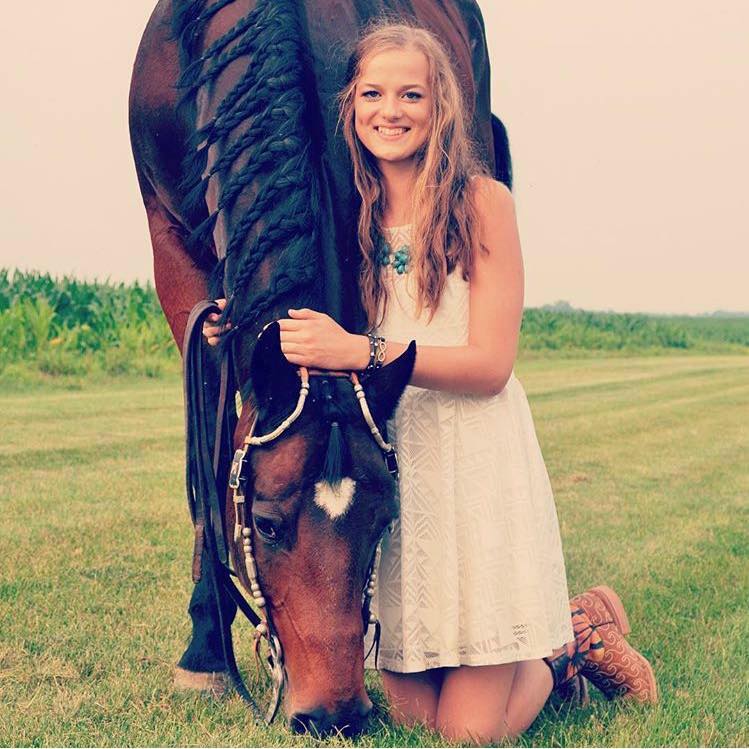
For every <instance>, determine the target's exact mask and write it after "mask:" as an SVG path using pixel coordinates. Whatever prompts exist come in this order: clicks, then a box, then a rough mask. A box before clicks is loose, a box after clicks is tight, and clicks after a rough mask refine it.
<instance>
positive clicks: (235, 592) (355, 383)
mask: <svg viewBox="0 0 749 749" xmlns="http://www.w3.org/2000/svg"><path fill="white" fill-rule="evenodd" d="M216 309H217V307H216V306H215V304H214V303H213V302H207V301H205V302H200V303H198V304H197V305H196V306H195V307H194V308H193V310H192V312H191V314H190V318H189V320H188V326H187V330H186V332H185V346H184V352H183V355H184V361H185V408H186V421H187V463H188V471H187V473H188V477H187V486H188V502H189V504H190V508H191V512H192V515H193V521H194V523H195V551H194V556H193V579H196V581H197V580H199V579H200V568H201V565H200V559H201V555H202V552H203V549H204V546H203V543H204V539H205V541H207V543H206V546H205V549H206V551H207V552H208V557H209V559H210V561H211V568H212V571H213V582H214V592H215V595H216V604H217V608H218V612H219V619H220V625H221V626H220V629H221V636H222V646H223V649H224V655H225V658H226V664H227V670H228V672H229V675H230V677H231V679H232V682H233V685H234V688H235V689H236V690H237V692H238V693H239V695H240V696H241V697H242V698H243V699H244V700H245V701H246V702H248V703H249V704H250V707H251V709H252V711H253V713H254V714H255V716H256V718H258V719H261V718H262V719H264V720H265V722H266V723H268V724H270V723H272V721H273V719H274V718H275V716H276V714H277V712H278V708H279V705H280V703H281V697H282V693H283V688H284V685H285V684H286V682H287V676H286V669H285V666H284V660H283V648H282V646H281V641H280V639H279V637H278V635H277V634H276V631H275V629H274V627H273V622H272V619H271V617H270V615H269V612H268V609H267V602H266V599H265V597H264V596H263V593H262V590H261V588H260V582H259V580H258V571H257V564H256V562H255V556H254V551H253V547H252V527H251V526H250V525H249V524H248V517H247V514H248V513H247V512H246V508H247V502H246V495H245V484H246V480H247V477H246V476H245V475H244V474H245V471H244V469H245V466H246V464H247V456H248V454H249V452H250V450H251V449H252V448H253V447H259V446H262V445H267V444H270V443H272V442H274V441H275V440H277V439H279V438H280V437H281V436H282V435H283V434H285V433H286V432H287V431H288V430H289V428H290V427H291V426H292V424H293V423H294V422H295V421H296V420H297V419H298V418H299V417H300V416H301V415H302V412H303V411H304V406H305V403H306V401H307V396H308V395H309V392H310V377H324V378H330V377H335V378H342V377H345V378H346V379H348V380H349V381H350V382H351V385H352V387H353V390H354V394H355V395H356V398H357V401H358V403H359V408H360V410H361V413H362V417H363V419H364V421H365V422H366V424H367V426H368V427H369V431H370V434H371V435H372V438H373V440H374V441H375V443H376V444H377V446H378V447H379V448H380V450H381V451H382V453H383V457H384V460H385V467H386V469H387V470H388V472H389V473H390V475H391V476H393V478H395V479H396V480H397V477H398V458H397V454H396V451H395V448H394V446H393V445H392V444H391V443H389V442H388V441H387V440H386V439H385V438H383V436H382V433H381V432H380V430H379V428H378V427H377V424H376V423H375V420H374V418H373V417H372V413H371V411H370V409H369V404H368V403H367V398H366V393H365V391H364V388H363V387H362V384H361V382H360V381H359V377H358V375H357V374H356V373H355V372H347V373H343V372H332V371H325V370H309V369H307V368H306V367H300V368H299V370H298V375H299V378H300V386H299V396H298V398H297V402H296V406H295V407H294V409H293V411H292V412H291V413H290V414H289V415H288V416H287V417H286V418H285V419H283V421H281V423H280V424H279V425H278V426H277V427H276V428H275V429H273V430H271V431H270V432H268V433H266V434H262V435H256V434H255V431H256V428H257V420H258V419H257V415H256V416H255V418H254V420H253V422H252V425H251V427H250V429H249V431H248V434H247V436H246V437H245V438H244V440H243V442H242V446H241V447H239V448H238V449H236V450H235V451H234V456H233V458H232V461H231V466H230V469H229V471H228V488H229V489H231V492H232V500H233V502H234V510H235V523H234V536H233V539H234V542H235V543H239V542H240V540H241V542H242V552H243V557H244V558H243V560H242V561H243V563H244V570H245V573H246V577H247V581H248V582H249V588H250V594H251V596H252V601H253V603H254V604H255V606H256V607H257V609H258V610H259V611H260V614H259V615H258V614H257V613H256V612H255V610H254V609H253V608H252V607H251V606H250V605H249V604H248V602H247V599H246V598H245V596H244V595H243V594H242V593H241V591H240V590H239V589H238V588H237V586H236V585H235V583H234V582H233V580H232V579H231V577H232V576H234V577H237V575H236V572H234V571H233V570H232V569H231V568H230V566H229V562H228V555H227V554H226V546H227V544H226V539H225V538H224V533H223V521H222V518H223V513H222V512H221V504H220V489H221V482H220V481H219V474H220V470H219V467H220V465H221V462H222V461H221V452H222V451H221V447H222V444H221V443H222V442H223V445H224V447H225V445H226V441H227V437H228V438H229V440H231V436H230V435H231V433H232V429H231V424H232V422H234V423H235V422H236V413H235V414H234V419H231V418H230V414H231V408H233V402H232V403H231V404H229V402H228V401H229V400H233V399H230V398H228V397H227V395H228V393H229V392H230V391H232V388H231V387H230V383H229V381H230V372H231V367H230V362H229V360H228V359H229V349H228V347H227V349H226V351H225V352H224V356H223V358H222V362H221V378H220V392H219V406H218V409H217V414H216V425H215V435H216V444H215V449H214V454H213V462H212V471H211V478H212V481H211V480H210V478H209V477H206V476H205V470H203V471H202V472H201V471H199V470H198V472H197V474H196V472H195V471H193V472H192V473H191V468H194V464H196V463H198V464H199V467H200V466H202V467H203V469H204V468H205V464H206V460H205V457H206V456H205V455H202V456H197V455H196V452H200V451H201V447H202V452H203V453H205V452H206V448H207V445H205V444H203V445H202V446H201V444H200V443H201V442H203V441H204V440H201V439H200V438H201V436H202V437H203V438H205V436H206V435H205V432H206V429H205V424H204V423H202V419H203V418H204V414H201V413H200V410H201V409H203V407H204V397H203V393H202V390H203V382H204V379H203V359H202V343H201V338H202V323H203V321H204V320H205V318H206V316H207V315H208V314H210V313H211V312H214V311H216ZM196 410H197V411H198V413H196ZM203 410H204V409H203ZM191 437H193V439H192V440H191ZM195 443H197V444H195ZM229 444H230V443H229ZM198 457H200V458H202V460H198ZM207 479H208V480H207ZM224 496H225V493H224ZM391 527H392V526H387V527H386V528H385V530H384V531H383V533H382V534H381V535H380V537H379V538H378V540H377V544H376V545H375V549H374V552H373V554H372V558H371V560H370V563H369V567H368V571H367V576H366V584H365V586H364V589H363V591H362V621H363V636H366V634H367V632H368V631H369V628H370V626H373V627H374V637H373V641H372V648H373V649H374V650H375V661H376V659H377V652H378V650H379V639H380V623H379V621H378V620H377V618H376V617H375V615H374V613H372V611H371V602H372V597H373V596H374V592H375V584H376V581H377V570H378V568H379V563H380V555H381V550H382V540H383V538H384V535H385V533H386V532H387V531H388V530H390V529H391ZM222 551H223V554H222V553H221V552H222ZM196 570H197V577H196ZM222 595H228V596H229V597H230V598H231V599H232V600H233V601H234V602H235V603H236V604H237V607H238V608H239V609H240V610H241V611H242V613H243V614H244V615H245V616H246V617H247V619H249V621H250V623H251V624H252V625H253V626H254V628H255V633H254V637H255V653H256V654H258V655H259V648H260V644H261V642H262V641H265V643H266V645H267V648H268V655H267V657H266V658H265V659H263V658H260V660H261V662H263V664H264V666H265V668H266V671H267V672H268V675H269V676H270V680H271V689H272V692H271V700H270V704H269V706H268V709H267V710H266V711H265V713H264V714H261V712H260V710H259V708H258V706H257V703H256V702H255V700H254V699H253V698H252V696H251V695H250V693H249V690H248V689H247V687H246V686H245V684H244V681H243V680H242V677H241V675H240V673H239V669H238V668H237V665H236V660H235V658H234V652H233V645H232V639H231V624H230V623H228V622H226V621H225V620H224V617H223V614H222V605H221V604H222ZM372 648H370V652H371V650H372Z"/></svg>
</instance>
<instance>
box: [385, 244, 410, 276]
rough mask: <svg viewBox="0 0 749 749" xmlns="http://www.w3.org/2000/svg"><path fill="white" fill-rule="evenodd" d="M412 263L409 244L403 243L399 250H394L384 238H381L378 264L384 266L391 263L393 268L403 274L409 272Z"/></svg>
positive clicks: (400, 274)
mask: <svg viewBox="0 0 749 749" xmlns="http://www.w3.org/2000/svg"><path fill="white" fill-rule="evenodd" d="M410 263H411V252H410V249H409V247H408V245H406V244H403V245H401V246H400V247H399V248H398V249H397V250H394V249H393V248H392V247H391V246H390V245H389V244H388V242H386V241H385V240H384V239H381V240H380V245H379V247H378V248H377V264H378V265H380V266H382V267H383V268H385V267H387V266H388V265H391V266H392V267H393V270H394V271H395V272H396V273H397V274H398V275H399V276H402V275H403V274H404V273H407V272H408V266H409V265H410Z"/></svg>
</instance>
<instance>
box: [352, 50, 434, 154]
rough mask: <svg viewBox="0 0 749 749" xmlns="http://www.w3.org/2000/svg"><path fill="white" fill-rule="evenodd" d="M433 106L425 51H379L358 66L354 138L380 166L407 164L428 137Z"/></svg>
mask: <svg viewBox="0 0 749 749" xmlns="http://www.w3.org/2000/svg"><path fill="white" fill-rule="evenodd" d="M432 107H433V102H432V96H431V90H430V83H429V63H428V61H427V59H426V56H425V55H424V53H423V52H420V51H419V50H417V49H398V50H384V51H382V52H380V53H378V54H375V55H373V56H372V57H371V58H370V59H369V60H368V61H367V62H366V63H365V64H364V66H363V67H362V71H361V76H360V82H359V83H358V84H357V87H356V98H355V100H354V124H355V128H356V134H357V136H358V137H359V140H360V141H361V142H362V144H363V145H364V147H365V148H366V149H367V150H368V151H369V152H370V153H371V154H372V155H373V156H374V157H375V158H376V159H377V160H378V161H380V162H383V163H384V162H388V163H397V162H401V163H402V162H407V161H411V160H412V159H413V158H414V156H415V154H416V152H417V151H418V150H419V149H420V148H421V147H422V146H423V145H424V144H425V143H426V142H427V140H428V139H429V133H430V129H431V120H432Z"/></svg>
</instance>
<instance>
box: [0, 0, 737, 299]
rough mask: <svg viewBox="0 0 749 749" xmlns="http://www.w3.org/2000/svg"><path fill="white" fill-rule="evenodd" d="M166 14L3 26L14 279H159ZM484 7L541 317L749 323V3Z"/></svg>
mask: <svg viewBox="0 0 749 749" xmlns="http://www.w3.org/2000/svg"><path fill="white" fill-rule="evenodd" d="M154 4H155V3H154V2H153V0H128V1H127V2H112V3H109V2H108V3H102V2H100V1H98V0H77V1H75V2H72V3H49V2H47V3H16V4H13V5H10V6H8V8H6V9H4V11H3V16H4V21H5V28H6V29H9V30H11V31H10V32H8V33H6V34H4V36H3V44H2V45H0V97H1V100H2V101H3V104H4V106H3V114H2V120H1V121H0V128H1V130H2V134H3V137H2V138H1V139H0V164H1V165H2V170H3V174H4V175H5V177H4V179H3V180H2V185H1V186H0V190H1V191H2V192H1V193H0V198H1V200H0V204H1V205H2V221H0V267H20V268H23V269H35V270H43V271H50V272H52V273H54V274H62V273H72V274H75V275H77V276H79V277H85V278H100V279H104V278H107V277H109V278H111V279H113V280H132V279H135V278H139V279H142V280H145V279H148V278H151V277H152V269H151V250H150V241H149V238H148V233H147V229H146V220H145V212H144V211H143V207H142V203H141V200H140V195H139V193H138V190H137V184H136V179H135V172H134V169H133V165H132V157H131V154H130V146H129V140H128V133H127V92H128V86H129V80H130V71H131V67H132V62H133V58H134V55H135V50H136V47H137V45H138V41H139V39H140V35H141V33H142V31H143V28H144V26H145V23H146V20H147V18H148V16H149V14H150V11H151V9H152V7H153V5H154ZM480 4H481V7H482V9H483V11H484V17H485V23H486V27H487V36H488V39H489V45H490V51H491V60H492V80H493V109H494V111H495V112H496V113H498V114H499V115H500V116H501V117H502V119H503V120H504V122H505V123H506V125H507V128H508V130H509V134H510V141H511V146H512V152H513V160H514V167H515V175H516V182H515V198H516V202H517V209H518V220H519V225H520V233H521V238H522V243H523V253H524V258H525V268H526V305H527V306H537V305H541V304H545V303H549V302H553V301H555V300H558V299H565V300H567V301H569V302H571V303H572V304H573V305H575V306H578V307H585V308H588V309H614V310H617V311H651V312H690V313H691V312H704V311H711V310H715V309H734V310H747V309H749V294H748V293H747V290H746V289H747V284H748V282H749V252H748V251H749V223H748V221H747V216H749V197H748V196H749V191H747V188H746V179H747V175H749V149H748V148H747V147H746V144H745V139H746V133H749V52H748V51H747V45H746V38H747V37H746V33H747V29H748V28H749V2H746V0H712V1H711V2H707V0H628V2H626V3H621V2H615V1H614V0H565V2H559V0H481V2H480Z"/></svg>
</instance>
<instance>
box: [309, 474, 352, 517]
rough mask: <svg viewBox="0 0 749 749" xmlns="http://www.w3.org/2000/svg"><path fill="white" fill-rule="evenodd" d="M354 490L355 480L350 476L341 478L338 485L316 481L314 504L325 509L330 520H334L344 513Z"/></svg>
mask: <svg viewBox="0 0 749 749" xmlns="http://www.w3.org/2000/svg"><path fill="white" fill-rule="evenodd" d="M355 491H356V481H354V480H353V479H350V478H344V479H341V483H340V484H338V486H331V485H330V484H329V483H328V482H327V481H318V482H317V483H316V484H315V504H316V505H317V506H318V507H321V508H322V509H323V510H325V512H327V513H328V517H330V519H331V520H335V519H336V518H339V517H341V516H342V515H345V514H346V512H347V511H348V508H349V507H350V506H351V500H352V499H353V498H354V492H355Z"/></svg>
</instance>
